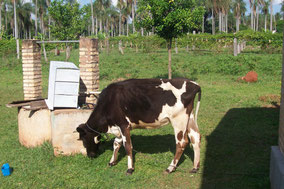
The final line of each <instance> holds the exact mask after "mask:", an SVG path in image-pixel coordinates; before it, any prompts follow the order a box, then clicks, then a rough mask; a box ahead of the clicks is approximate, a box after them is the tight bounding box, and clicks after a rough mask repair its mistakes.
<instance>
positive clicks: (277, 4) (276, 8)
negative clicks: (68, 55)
mask: <svg viewBox="0 0 284 189" xmlns="http://www.w3.org/2000/svg"><path fill="white" fill-rule="evenodd" d="M77 1H78V2H79V3H80V4H81V5H85V4H88V3H90V0H77ZM93 1H94V0H93ZM244 1H245V3H246V7H247V14H249V13H250V7H249V0H244ZM272 1H273V12H274V14H275V13H277V12H280V9H281V2H283V1H284V0H272ZM112 4H113V5H116V4H117V0H112Z"/></svg>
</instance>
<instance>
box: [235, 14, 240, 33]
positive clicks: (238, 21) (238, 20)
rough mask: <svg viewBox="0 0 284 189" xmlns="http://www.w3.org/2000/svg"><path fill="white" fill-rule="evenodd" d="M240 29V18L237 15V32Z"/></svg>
mask: <svg viewBox="0 0 284 189" xmlns="http://www.w3.org/2000/svg"><path fill="white" fill-rule="evenodd" d="M239 30H240V18H239V16H238V15H237V18H236V32H238V31H239Z"/></svg>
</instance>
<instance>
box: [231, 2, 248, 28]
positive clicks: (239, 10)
mask: <svg viewBox="0 0 284 189" xmlns="http://www.w3.org/2000/svg"><path fill="white" fill-rule="evenodd" d="M233 8H234V15H235V17H236V32H238V31H239V30H240V23H241V15H242V14H243V13H245V12H246V4H245V2H244V1H243V0H235V1H234V4H233Z"/></svg>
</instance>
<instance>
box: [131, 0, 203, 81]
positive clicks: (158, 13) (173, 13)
mask: <svg viewBox="0 0 284 189" xmlns="http://www.w3.org/2000/svg"><path fill="white" fill-rule="evenodd" d="M204 12H205V11H204V8H203V7H197V6H196V5H195V3H194V2H193V1H191V0H141V1H139V9H138V14H139V16H138V18H137V19H136V22H137V26H138V27H140V28H141V27H142V28H145V29H146V30H147V31H152V29H153V28H154V31H155V33H156V34H158V35H159V36H160V37H162V38H164V39H166V41H167V44H168V55H169V64H168V74H169V75H168V77H169V79H171V78H172V70H171V48H172V39H173V38H177V37H179V36H181V35H183V34H185V33H188V32H190V31H192V30H194V29H197V28H199V27H200V24H201V22H202V17H203V14H204Z"/></svg>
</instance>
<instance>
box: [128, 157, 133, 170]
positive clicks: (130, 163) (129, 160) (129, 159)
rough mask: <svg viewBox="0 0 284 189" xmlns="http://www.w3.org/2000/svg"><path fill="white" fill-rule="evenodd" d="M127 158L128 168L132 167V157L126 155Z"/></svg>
mask: <svg viewBox="0 0 284 189" xmlns="http://www.w3.org/2000/svg"><path fill="white" fill-rule="evenodd" d="M127 159H128V169H132V168H133V167H132V159H131V157H130V156H127Z"/></svg>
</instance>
